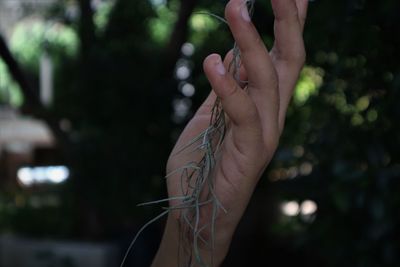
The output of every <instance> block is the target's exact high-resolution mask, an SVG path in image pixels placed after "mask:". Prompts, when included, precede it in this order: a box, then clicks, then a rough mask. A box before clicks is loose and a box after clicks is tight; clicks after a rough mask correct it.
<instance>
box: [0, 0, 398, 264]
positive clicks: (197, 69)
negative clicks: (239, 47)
mask: <svg viewBox="0 0 400 267" xmlns="http://www.w3.org/2000/svg"><path fill="white" fill-rule="evenodd" d="M226 2H227V1H226V0H219V1H216V0H92V1H89V0H0V266H1V267H19V266H24V267H26V266H29V267H36V266H41V267H43V266H44V267H80V266H95V267H102V266H107V267H114V266H118V264H119V263H120V261H121V259H122V256H123V253H124V252H125V250H126V248H127V246H128V245H129V242H130V241H131V239H132V238H133V236H134V234H135V233H136V232H137V231H138V229H139V228H140V227H141V226H142V225H143V224H144V223H146V222H147V221H148V220H149V219H151V218H153V217H154V216H156V215H157V214H158V213H159V212H160V211H161V210H160V207H157V206H155V207H136V204H137V203H141V202H145V201H150V200H155V199H160V198H163V197H165V194H166V193H165V184H164V180H163V177H164V175H165V172H164V168H165V163H166V160H167V157H168V155H169V152H170V150H171V148H172V146H173V144H174V143H175V141H176V139H177V137H178V136H179V133H180V131H181V130H182V128H183V126H184V125H185V123H186V122H187V121H188V119H190V117H191V115H192V114H193V112H194V111H195V110H196V108H197V107H198V106H199V105H200V103H201V102H202V100H203V99H204V98H205V96H206V95H207V94H208V92H209V90H210V88H209V85H208V83H207V80H206V79H205V77H204V75H203V74H202V67H201V66H202V60H203V59H204V57H205V56H207V55H208V54H210V53H213V52H218V53H222V54H223V53H225V52H227V51H228V50H229V49H230V48H231V47H232V44H233V40H232V37H231V35H230V33H229V31H228V27H227V26H226V25H224V24H223V23H221V22H220V21H218V20H217V19H215V18H213V17H212V16H210V15H205V14H204V13H205V12H211V13H213V14H216V15H220V16H223V9H224V5H225V4H226ZM399 11H400V2H399V1H398V0H385V1H372V0H371V1H370V0H346V1H344V0H341V1H326V0H325V1H324V0H315V1H312V2H310V9H309V19H308V22H307V26H306V32H305V41H306V46H307V54H308V59H307V64H306V66H305V67H304V70H303V71H302V74H301V77H300V80H299V83H298V85H297V88H296V91H295V94H294V99H293V101H292V104H291V106H290V108H289V111H288V118H287V124H286V128H285V131H284V134H283V136H282V140H281V143H280V147H279V149H278V151H277V153H276V156H275V158H274V160H273V162H272V163H271V165H270V166H269V168H268V169H267V171H266V172H265V174H264V177H263V179H262V180H261V182H260V184H259V187H258V189H257V191H256V192H255V195H254V197H253V199H252V202H251V204H250V206H249V208H248V210H247V213H246V214H245V216H244V218H243V220H242V222H241V224H240V226H239V229H238V231H237V234H236V236H235V238H234V240H233V243H232V247H231V251H230V253H229V255H228V257H227V259H226V262H225V264H224V266H229V267H236V266H272V265H278V264H279V266H282V267H286V266H287V267H288V266H295V265H296V266H308V267H310V266H318V267H321V266H327V267H328V266H335V267H336V266H344V267H345V266H352V267H356V266H360V267H361V266H362V267H369V266H371V267H372V266H380V267H382V266H400V253H399V249H400V233H399V231H400V230H399V229H400V218H399V217H400V212H399V208H400V161H399V156H400V153H399V149H400V135H399V122H400V121H399V119H400V105H398V99H400V64H399V63H398V60H399V58H400V53H399V50H398V49H399V47H400V34H399V33H400V32H399V25H400V18H399ZM254 22H255V24H256V25H257V28H258V29H259V31H260V32H261V34H262V37H263V39H264V40H265V42H266V43H267V44H268V46H269V47H271V45H272V43H273V16H272V10H271V7H270V4H269V1H266V0H265V1H261V0H260V1H257V3H256V12H255V15H254ZM162 230H163V222H162V221H161V222H159V223H155V224H154V225H152V226H151V227H150V228H148V229H147V230H146V231H145V232H144V233H143V234H142V236H141V237H140V238H139V240H138V243H137V244H136V246H135V249H134V250H133V252H132V253H131V256H130V257H129V260H128V263H127V265H126V266H135V267H142V266H149V264H150V262H151V259H152V257H153V255H154V253H155V251H156V249H157V245H158V243H159V240H160V236H161V233H162Z"/></svg>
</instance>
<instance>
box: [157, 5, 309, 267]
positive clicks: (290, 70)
mask: <svg viewBox="0 0 400 267" xmlns="http://www.w3.org/2000/svg"><path fill="white" fill-rule="evenodd" d="M271 4H272V8H273V11H274V16H275V23H274V32H275V44H274V46H273V48H272V49H271V50H270V51H268V50H267V48H266V47H265V45H264V44H263V42H262V40H261V38H260V36H259V34H258V32H257V30H256V28H255V27H254V25H253V24H252V23H251V21H250V19H249V17H248V15H246V10H247V9H246V7H245V2H244V1H243V0H231V1H230V2H229V3H228V4H227V6H226V9H225V17H226V20H227V21H228V24H229V27H230V30H231V32H232V34H233V37H234V38H235V41H236V42H237V44H238V46H239V48H240V50H241V53H242V69H241V70H240V74H241V78H242V79H243V80H248V87H247V90H246V91H245V90H242V88H240V86H239V85H238V84H237V83H236V81H235V80H234V79H233V77H232V75H231V74H230V73H228V72H227V69H228V65H229V62H230V60H231V59H232V51H231V52H229V53H228V54H227V55H226V56H225V59H224V61H222V59H221V57H220V56H219V55H217V54H212V55H210V56H208V57H207V58H206V59H205V60H204V73H205V74H206V76H207V78H208V80H209V82H210V84H211V86H212V89H213V90H212V91H211V93H210V95H209V96H208V98H207V99H206V100H205V102H204V103H203V104H202V106H201V107H200V108H199V109H198V111H197V112H196V114H195V116H194V117H193V118H192V120H191V121H190V122H189V123H188V125H187V126H186V128H185V130H184V131H183V132H182V134H181V136H180V138H179V140H178V141H177V144H176V146H175V148H174V149H173V151H172V153H171V156H170V158H169V161H168V164H167V173H170V172H171V171H173V170H175V169H177V168H179V167H181V166H184V165H185V164H187V162H189V161H195V160H198V159H200V156H201V155H192V154H190V157H191V158H188V157H189V156H188V154H185V153H176V152H177V151H178V150H179V149H180V148H182V147H183V146H184V145H185V144H187V143H189V142H190V140H192V139H193V138H194V137H196V136H197V135H198V134H199V133H200V132H201V131H203V130H204V129H205V128H207V126H208V125H209V120H210V112H211V108H212V106H213V103H214V101H215V99H216V96H219V97H220V99H221V101H222V106H223V108H224V110H225V112H226V115H227V118H228V119H227V132H226V137H225V140H224V143H223V146H222V150H221V157H220V159H219V160H218V162H217V165H216V166H215V169H214V171H215V177H216V182H215V191H216V195H217V197H218V199H219V201H220V202H221V203H222V205H223V206H224V207H225V209H226V210H227V211H228V212H227V214H225V213H221V214H219V216H218V218H217V220H216V229H217V230H216V236H215V248H214V255H213V256H214V262H213V264H214V266H219V265H220V264H221V263H222V262H223V260H224V258H225V256H226V254H227V252H228V249H229V246H230V243H231V240H232V236H233V234H234V232H235V229H236V227H237V225H238V223H239V221H240V219H241V217H242V215H243V213H244V211H245V209H246V207H247V205H248V203H249V200H250V198H251V196H252V194H253V192H254V189H255V187H256V185H257V183H258V181H259V179H260V177H261V175H262V173H263V172H264V170H265V168H266V167H267V165H268V164H269V162H270V160H271V158H272V157H273V154H274V152H275V150H276V148H277V145H278V142H279V137H280V135H281V132H282V129H283V126H284V121H285V116H286V110H287V107H288V104H289V102H290V99H291V96H292V93H293V89H294V87H295V84H296V82H297V79H298V76H299V73H300V70H301V68H302V67H303V64H304V61H305V49H304V42H303V37H302V33H303V28H304V22H305V20H306V13H307V4H308V1H307V0H271ZM167 186H168V194H169V196H170V197H175V196H179V195H180V194H181V185H180V175H179V174H177V175H173V176H171V177H169V178H168V180H167ZM177 203H178V202H174V201H171V203H170V205H175V204H177ZM209 209H211V208H210V207H208V206H204V207H203V208H202V211H201V219H200V220H201V221H204V222H205V221H209V220H210V216H211V211H210V210H209ZM178 220H179V211H176V212H173V213H170V214H169V217H168V220H167V225H166V229H165V232H164V236H163V239H162V241H161V244H160V248H159V250H158V252H157V255H156V257H155V259H154V262H153V264H152V267H177V266H178V257H177V255H178V250H179V246H178V238H179V223H178ZM204 238H205V239H207V236H206V234H205V236H204ZM202 254H203V255H204V258H205V259H209V258H210V254H209V252H208V251H207V250H206V249H204V250H202ZM208 264H209V265H211V262H208Z"/></svg>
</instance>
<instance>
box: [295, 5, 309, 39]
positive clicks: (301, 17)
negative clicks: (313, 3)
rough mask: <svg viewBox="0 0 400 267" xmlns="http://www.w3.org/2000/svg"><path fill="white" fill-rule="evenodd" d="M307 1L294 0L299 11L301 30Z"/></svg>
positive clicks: (304, 19) (304, 20)
mask: <svg viewBox="0 0 400 267" xmlns="http://www.w3.org/2000/svg"><path fill="white" fill-rule="evenodd" d="M308 1H309V0H296V6H297V11H298V13H299V21H300V26H301V30H302V31H303V30H304V24H305V23H306V18H307V9H308Z"/></svg>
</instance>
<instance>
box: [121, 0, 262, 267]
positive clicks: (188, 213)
mask: <svg viewBox="0 0 400 267" xmlns="http://www.w3.org/2000/svg"><path fill="white" fill-rule="evenodd" d="M254 2H255V0H248V1H246V4H247V8H248V9H249V13H250V15H252V14H253V9H254ZM204 14H207V15H210V16H212V17H214V18H217V19H219V20H220V21H222V22H226V21H225V20H224V19H223V18H221V17H219V16H216V15H214V14H209V13H204ZM240 67H241V54H240V50H239V48H238V46H237V44H236V43H235V44H234V46H233V59H232V61H231V62H230V64H229V69H228V70H229V73H231V74H232V75H233V77H234V78H235V80H236V82H237V83H239V84H246V83H247V82H246V81H242V80H240V71H239V70H240ZM225 116H226V115H225V112H224V110H223V108H222V104H221V100H220V99H219V98H217V99H216V101H215V103H214V105H213V107H212V111H211V115H210V123H209V126H208V127H207V128H206V129H205V130H204V131H203V132H201V133H200V134H199V135H198V136H197V137H195V138H194V139H193V140H191V141H190V142H189V143H188V144H186V145H185V146H184V147H182V148H181V149H179V151H178V152H177V153H182V152H184V151H187V150H190V152H198V153H201V155H202V157H201V159H200V160H199V161H198V162H189V163H188V164H186V165H185V166H182V167H180V168H178V169H176V170H174V171H172V172H171V173H168V174H167V176H166V178H168V177H170V176H171V175H177V174H180V183H181V184H180V186H181V194H182V195H181V196H176V197H170V198H166V199H161V200H156V201H152V202H147V203H143V204H139V206H145V205H154V204H159V203H168V202H170V201H178V203H179V204H176V205H172V206H169V207H166V208H164V209H165V211H163V212H162V213H161V214H159V215H158V216H156V217H155V218H153V219H152V220H150V221H149V222H147V223H146V224H145V225H144V226H143V227H142V228H141V229H140V230H139V232H138V233H137V234H136V236H135V237H134V239H133V241H132V242H131V244H130V246H129V248H128V249H127V252H126V254H125V257H124V258H123V260H122V263H121V265H120V267H123V265H124V263H125V261H126V258H127V256H128V254H129V252H130V251H131V250H132V247H133V245H134V244H135V242H136V240H137V238H138V237H139V235H140V234H141V233H142V232H143V230H144V229H146V228H147V227H148V226H149V225H150V224H152V223H154V222H155V221H157V220H158V219H160V218H162V217H164V216H165V215H167V214H168V213H170V212H171V211H175V210H179V211H180V220H179V225H180V237H179V240H180V242H179V255H178V257H179V262H180V266H181V267H192V266H200V267H209V266H207V265H206V263H205V259H204V258H203V257H202V255H201V253H200V248H206V249H207V250H209V251H210V252H211V267H212V266H213V265H214V264H213V258H212V255H213V251H214V237H215V230H216V229H215V222H216V218H217V214H219V212H220V210H222V211H223V212H225V213H226V212H227V211H226V210H225V208H224V207H223V205H222V204H221V203H220V201H219V200H218V197H217V196H216V194H215V186H214V185H215V177H214V175H213V174H214V172H213V170H214V167H215V165H216V163H217V161H218V158H219V152H220V148H221V146H222V144H223V142H224V137H225V132H226V120H225ZM205 206H211V211H212V212H211V213H212V214H211V218H210V221H209V222H206V223H204V222H201V221H200V213H201V210H202V208H203V207H205ZM206 231H208V233H209V234H208V235H207V236H209V237H210V238H209V239H210V240H206V239H205V238H204V237H203V236H202V234H203V233H204V232H206Z"/></svg>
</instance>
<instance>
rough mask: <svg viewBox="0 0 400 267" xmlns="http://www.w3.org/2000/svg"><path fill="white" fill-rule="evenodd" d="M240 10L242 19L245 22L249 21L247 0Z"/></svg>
mask: <svg viewBox="0 0 400 267" xmlns="http://www.w3.org/2000/svg"><path fill="white" fill-rule="evenodd" d="M241 9H242V10H241V13H242V18H243V19H244V20H245V21H247V22H249V21H251V18H250V15H249V10H248V9H247V0H246V1H243V5H242V8H241Z"/></svg>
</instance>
